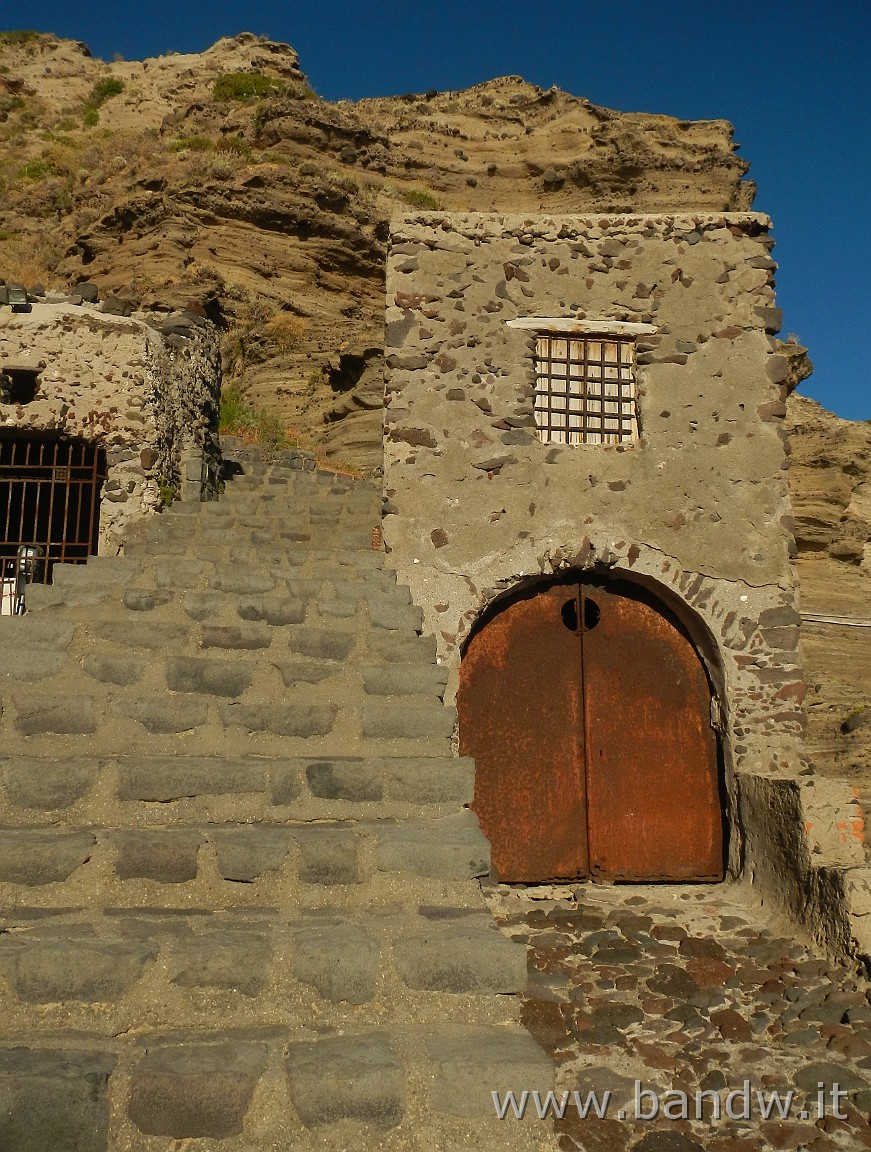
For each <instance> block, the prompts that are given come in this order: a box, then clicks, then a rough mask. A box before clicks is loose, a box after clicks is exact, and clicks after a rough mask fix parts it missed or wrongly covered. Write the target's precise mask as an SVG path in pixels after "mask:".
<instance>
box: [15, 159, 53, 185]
mask: <svg viewBox="0 0 871 1152" xmlns="http://www.w3.org/2000/svg"><path fill="white" fill-rule="evenodd" d="M58 174H59V170H58V167H57V165H56V164H55V163H53V161H51V160H49V159H47V158H46V157H45V156H40V157H39V159H38V160H30V161H28V163H27V164H24V165H22V167H21V168H19V169H18V175H19V176H21V177H22V178H23V179H24V180H42V179H43V178H44V177H46V176H57V175H58Z"/></svg>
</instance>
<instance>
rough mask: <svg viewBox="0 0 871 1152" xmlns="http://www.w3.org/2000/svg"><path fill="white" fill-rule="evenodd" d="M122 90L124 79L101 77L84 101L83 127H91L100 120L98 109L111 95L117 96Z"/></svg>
mask: <svg viewBox="0 0 871 1152" xmlns="http://www.w3.org/2000/svg"><path fill="white" fill-rule="evenodd" d="M123 91H124V81H123V80H119V79H118V77H117V76H103V77H101V79H99V80H98V81H97V82H96V84H95V85H94V87H93V88H92V89H91V94H90V96H89V97H88V98H87V100H86V101H85V111H84V115H83V116H82V122H83V123H84V125H85V127H86V128H93V127H94V125H95V124H97V123H98V122H99V120H100V113H99V111H98V109H99V108H101V107H102V106H103V105H104V104H105V103H106V101H107V100H111V99H112V97H113V96H118V95H119V94H120V93H121V92H123Z"/></svg>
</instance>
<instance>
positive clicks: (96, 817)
mask: <svg viewBox="0 0 871 1152" xmlns="http://www.w3.org/2000/svg"><path fill="white" fill-rule="evenodd" d="M474 779H475V766H474V762H473V761H472V760H471V759H469V758H468V757H456V758H455V757H451V756H431V757H426V756H400V757H395V756H381V757H378V756H370V757H364V756H332V757H330V756H321V757H317V756H315V757H305V756H297V757H287V758H261V757H254V756H251V755H240V756H237V757H235V758H230V757H218V756H198V757H195V756H181V755H173V756H164V757H152V758H147V757H143V756H134V757H128V758H120V757H114V758H113V757H108V758H104V759H98V758H95V757H88V758H84V759H72V758H69V757H65V758H63V759H51V760H42V759H37V758H34V757H29V756H24V755H19V754H13V755H11V756H9V757H8V758H6V759H0V825H3V826H6V827H7V828H8V827H19V828H23V827H26V826H28V825H32V824H37V825H44V824H45V823H46V822H47V821H50V822H51V824H52V826H53V827H63V828H76V827H79V828H80V827H82V826H84V825H89V824H93V823H94V822H95V821H100V822H102V823H103V824H104V825H114V826H116V827H119V828H123V827H125V826H130V827H136V828H145V827H149V826H152V825H161V826H175V825H184V824H190V823H195V824H202V823H206V822H209V823H216V824H220V823H224V822H227V821H235V822H243V821H244V822H246V823H252V824H259V823H266V824H270V823H277V822H280V821H282V820H287V821H291V822H294V821H306V820H308V821H311V820H336V819H340V820H347V819H353V818H359V817H362V818H364V819H365V818H368V819H373V818H379V819H389V820H395V819H407V818H415V817H420V816H422V815H424V814H427V815H431V816H434V815H447V814H448V813H449V812H456V811H457V809H458V808H460V807H461V806H463V805H465V804H468V803H470V802H471V800H472V795H473V788H474Z"/></svg>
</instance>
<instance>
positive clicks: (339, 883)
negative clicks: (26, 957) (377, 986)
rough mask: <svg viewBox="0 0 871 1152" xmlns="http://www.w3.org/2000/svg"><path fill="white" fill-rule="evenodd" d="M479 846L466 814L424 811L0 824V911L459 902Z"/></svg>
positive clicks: (474, 824) (476, 868)
mask: <svg viewBox="0 0 871 1152" xmlns="http://www.w3.org/2000/svg"><path fill="white" fill-rule="evenodd" d="M489 868H490V850H489V844H488V842H487V840H486V839H485V837H484V836H483V834H482V832H481V830H480V828H479V826H478V821H477V819H476V817H475V815H474V814H473V813H472V812H470V811H468V810H466V811H460V812H454V813H451V814H449V815H447V816H437V817H433V818H427V817H416V818H413V819H405V820H388V819H378V818H368V819H356V820H343V821H339V820H333V821H324V820H319V821H318V820H315V821H297V822H294V821H291V820H285V821H283V822H278V823H258V824H237V823H228V824H216V823H207V824H186V825H184V826H175V827H165V826H151V827H130V826H129V825H125V826H121V827H105V826H102V825H98V824H96V823H95V824H91V825H83V826H79V827H75V828H58V827H55V826H53V825H51V824H47V823H46V824H44V825H42V826H35V825H31V826H29V827H11V828H10V827H5V828H2V829H0V902H2V904H0V906H2V907H4V908H6V909H11V908H14V907H18V906H22V905H26V906H30V905H34V906H38V907H47V908H54V907H59V906H60V907H79V906H81V907H91V908H93V907H100V906H101V905H104V904H106V903H110V904H118V905H120V906H124V907H132V906H136V905H142V904H158V905H164V904H167V903H175V902H177V901H178V900H179V899H180V897H179V896H178V895H177V893H178V892H180V891H181V892H183V893H184V895H183V897H182V899H183V902H184V903H185V904H186V905H187V906H188V907H199V908H212V907H215V906H218V907H229V906H233V905H251V904H261V903H263V902H264V901H265V902H266V903H267V904H269V905H276V906H278V907H281V908H282V909H283V910H285V911H287V910H288V909H290V908H293V907H300V906H319V907H341V906H347V905H353V906H357V907H359V906H361V905H363V904H365V905H366V906H368V907H370V908H374V907H376V906H383V905H385V904H395V903H397V902H403V903H411V904H417V905H420V904H434V905H441V904H445V903H459V904H461V905H462V904H467V903H468V902H469V900H470V898H471V896H470V891H476V890H474V889H473V890H470V888H469V886H468V884H467V883H466V882H467V881H469V880H471V879H474V878H476V877H479V876H482V875H486V874H488V873H489Z"/></svg>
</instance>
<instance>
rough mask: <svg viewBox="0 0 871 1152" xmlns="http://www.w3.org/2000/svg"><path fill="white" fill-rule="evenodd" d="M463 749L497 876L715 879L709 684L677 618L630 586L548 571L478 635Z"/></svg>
mask: <svg viewBox="0 0 871 1152" xmlns="http://www.w3.org/2000/svg"><path fill="white" fill-rule="evenodd" d="M457 710H458V713H459V721H460V751H461V753H463V754H465V755H469V756H473V757H474V759H475V799H474V802H473V805H472V807H473V808H474V810H475V812H476V813H477V815H478V819H479V820H480V823H481V827H482V829H483V830H484V833H485V835H486V836H487V838H488V839H489V840H490V844H491V849H492V860H493V867H494V870H495V872H496V874H497V876H498V877H499V879H500V880H504V881H513V882H526V883H535V882H543V881H548V880H567V879H584V878H592V879H601V880H638V881H660V880H720V879H722V877H723V874H724V848H723V844H724V826H723V802H722V798H721V786H720V779H721V773H720V769H719V750H718V743H717V738H716V733H715V732H714V731H713V729H712V727H711V690H710V686H709V683H708V679H707V674H706V672H705V670H704V666H703V664H702V662H701V659H700V658H699V656H698V654H697V652H696V651H695V648H694V647H693V645H692V642H691V641H690V639H689V637H688V636H687V635H686V633H685V632H684V630H683V628H682V626H681V625H680V624H679V623H678V621H677V620H676V619H675V618H674V617H673V616H672V615H671V613H669V612H668V611H667V610H666V609H665V608H664V607H663V606H662V605H659V604H658V603H657V602H656V601H655V600H654V598H653V597H652V596H650V595H648V594H647V593H645V592H644V591H642V590H641V589H639V588H637V587H635V586H633V585H629V584H619V583H617V582H614V583H609V584H605V583H602V584H598V585H592V584H586V583H584V584H580V583H577V582H575V583H573V584H567V583H562V584H556V585H552V586H550V587H549V588H546V589H545V590H543V591H538V592H537V593H534V594H528V593H527V594H525V595H523V596H521V597H519V598H518V599H516V600H515V601H513V602H512V603H510V604H508V605H507V607H503V608H502V609H501V610H500V611H498V612H496V613H495V614H494V615H493V616H492V617H491V618H490V620H489V621H488V622H487V623H486V624H485V625H484V627H482V628H481V629H480V630H479V631H478V632H476V633H475V634H474V635H473V636H472V638H471V640H470V641H469V644H468V646H467V649H466V653H465V655H464V658H463V662H462V664H461V667H460V688H459V693H458V696H457Z"/></svg>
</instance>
